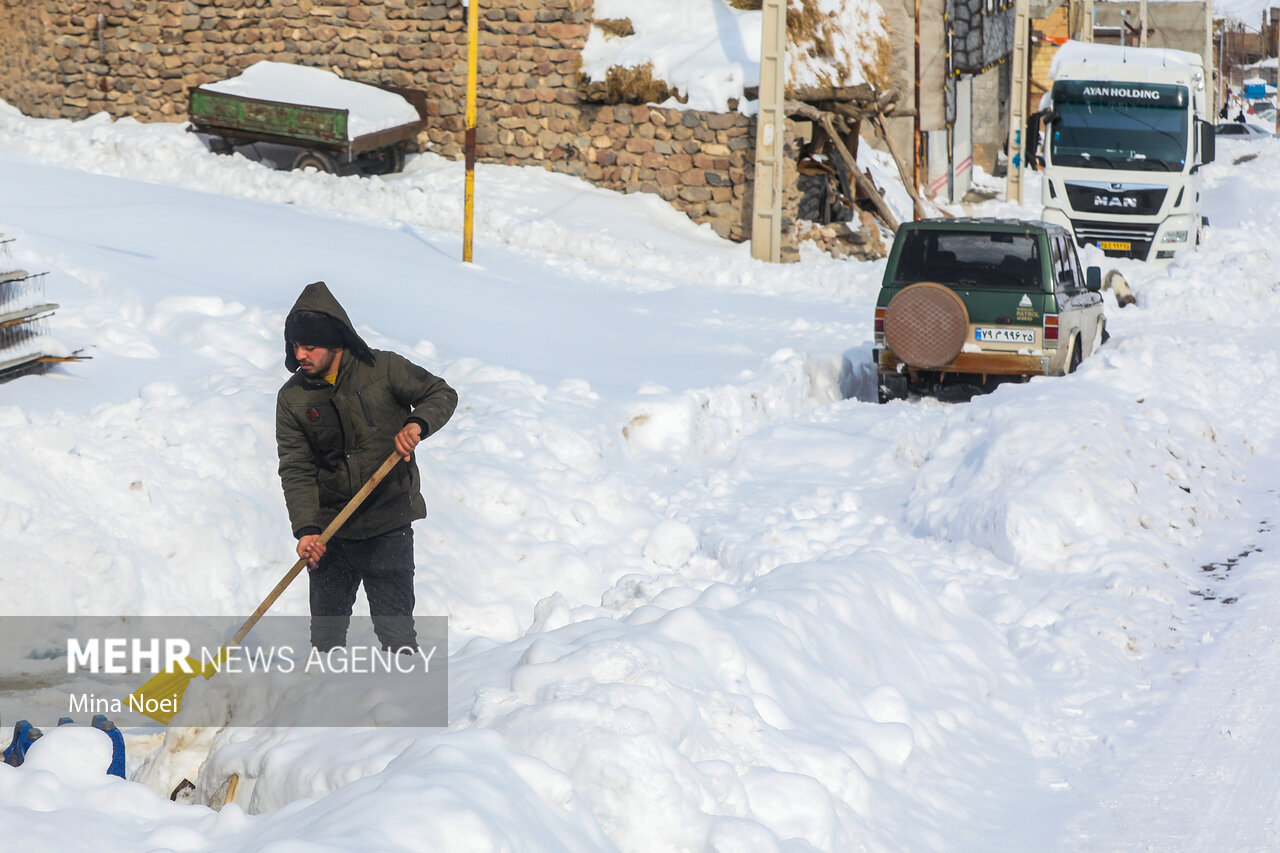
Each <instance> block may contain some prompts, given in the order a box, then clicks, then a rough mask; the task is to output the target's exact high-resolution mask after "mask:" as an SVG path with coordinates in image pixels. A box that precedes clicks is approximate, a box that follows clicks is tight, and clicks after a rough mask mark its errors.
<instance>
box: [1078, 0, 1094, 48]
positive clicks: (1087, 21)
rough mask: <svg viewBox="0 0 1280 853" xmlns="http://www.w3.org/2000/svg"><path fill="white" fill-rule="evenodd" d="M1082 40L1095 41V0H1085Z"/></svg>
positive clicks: (1082, 18) (1081, 31)
mask: <svg viewBox="0 0 1280 853" xmlns="http://www.w3.org/2000/svg"><path fill="white" fill-rule="evenodd" d="M1080 23H1081V29H1080V41H1083V42H1092V41H1093V0H1084V14H1083V15H1081V22H1080Z"/></svg>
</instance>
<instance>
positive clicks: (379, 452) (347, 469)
mask: <svg viewBox="0 0 1280 853" xmlns="http://www.w3.org/2000/svg"><path fill="white" fill-rule="evenodd" d="M295 311H319V312H321V313H324V314H328V315H329V316H331V317H333V318H334V319H336V320H337V321H338V322H339V323H340V324H341V326H342V336H343V354H342V358H341V359H340V360H339V362H338V377H337V381H336V382H335V383H334V384H332V385H330V384H329V383H328V382H327V381H325V379H324V378H323V377H311V376H307V375H306V373H303V372H300V371H299V370H298V367H299V365H298V360H297V359H296V358H295V357H294V351H293V347H292V345H291V342H290V341H287V340H286V341H285V358H284V363H285V367H287V368H288V369H289V372H290V373H292V374H293V376H292V377H290V379H289V381H288V382H286V383H285V384H284V386H283V387H282V388H281V389H280V392H279V394H277V395H276V448H277V451H278V452H279V455H280V484H281V486H282V487H283V489H284V500H285V505H286V506H287V508H288V510H289V522H290V524H291V526H292V528H293V531H294V536H296V537H297V538H302V537H303V536H305V535H308V534H313V533H320V532H321V531H322V530H323V529H324V528H325V527H326V526H327V525H328V524H329V522H330V521H332V520H333V519H334V517H335V516H337V514H338V513H339V512H340V511H341V510H342V508H343V507H344V506H346V504H347V502H348V501H350V500H351V498H352V496H353V495H355V493H356V492H357V491H359V490H360V487H361V486H363V485H364V483H365V481H367V480H368V479H369V477H371V476H372V475H373V473H374V471H376V470H377V469H378V467H379V466H380V465H381V464H382V463H383V462H384V461H385V460H386V458H387V456H388V455H390V454H391V452H392V451H393V450H394V449H395V445H394V444H393V440H394V438H395V434H396V433H397V432H399V431H400V429H401V428H402V427H403V426H404V425H405V424H407V423H409V422H410V421H417V422H418V424H419V425H420V426H421V427H422V437H423V438H424V439H425V438H426V437H427V436H429V435H431V434H432V433H434V432H436V430H438V429H440V427H442V426H444V425H445V423H447V422H448V420H449V418H450V417H451V416H452V415H453V410H454V408H455V407H456V406H457V404H458V394H457V392H455V391H454V390H453V389H452V388H450V387H449V386H448V384H447V383H445V381H444V380H443V379H441V378H440V377H438V376H433V375H432V374H431V373H429V372H427V371H426V370H424V369H422V368H421V367H418V366H417V365H416V364H414V363H412V362H411V361H409V360H408V359H406V358H404V357H403V356H400V355H397V354H396V353H393V352H386V351H384V350H375V349H371V348H370V347H369V346H368V345H367V344H366V343H365V342H364V340H363V339H361V337H360V336H359V335H358V334H356V330H355V328H354V327H353V326H352V325H351V320H350V319H349V318H348V317H347V312H346V311H345V310H343V308H342V306H341V305H340V304H338V300H337V299H335V298H334V297H333V294H331V293H330V292H329V288H328V287H326V286H325V283H324V282H322V281H317V282H315V283H313V284H309V285H307V286H306V287H305V288H304V289H303V291H302V295H301V296H299V297H298V301H297V302H296V303H294V306H293V308H292V309H291V310H290V312H289V313H290V314H292V313H293V312H295ZM426 514H427V507H426V502H425V501H424V500H423V497H422V488H421V482H420V476H419V474H418V466H417V464H416V460H415V459H413V458H411V459H410V461H409V462H407V463H401V464H398V465H396V466H395V467H394V468H393V469H392V470H391V473H390V474H388V475H387V476H386V478H384V479H383V481H382V482H381V483H380V484H379V485H378V487H377V488H376V489H374V491H373V493H372V494H371V495H369V497H368V498H367V499H366V500H365V502H364V503H363V504H362V505H361V506H360V508H359V509H358V510H357V511H356V512H355V513H354V514H353V515H352V516H351V518H349V519H348V520H347V522H346V523H345V524H344V525H343V526H342V528H341V529H340V530H339V531H338V532H337V533H336V534H335V535H337V536H341V537H343V538H347V539H369V538H371V537H374V536H378V535H380V534H382V533H386V532H388V531H391V530H395V529H396V528H397V527H403V526H404V525H406V524H408V523H410V522H411V521H414V520H416V519H419V518H424V517H425V516H426Z"/></svg>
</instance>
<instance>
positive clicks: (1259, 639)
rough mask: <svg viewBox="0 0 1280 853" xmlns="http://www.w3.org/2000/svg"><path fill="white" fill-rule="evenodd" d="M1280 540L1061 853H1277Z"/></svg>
mask: <svg viewBox="0 0 1280 853" xmlns="http://www.w3.org/2000/svg"><path fill="white" fill-rule="evenodd" d="M1278 540H1280V536H1277V535H1275V534H1274V533H1270V534H1269V535H1268V536H1267V537H1266V542H1267V544H1266V545H1265V546H1264V553H1258V552H1254V553H1253V554H1252V555H1251V559H1249V560H1248V561H1247V563H1249V564H1251V565H1250V568H1251V573H1250V577H1249V582H1252V583H1254V584H1257V586H1256V587H1255V588H1254V589H1252V590H1250V591H1249V592H1248V593H1247V594H1246V595H1242V596H1241V599H1240V601H1239V603H1237V604H1233V605H1230V606H1231V608H1232V609H1233V611H1234V617H1235V618H1234V619H1231V621H1224V622H1220V623H1219V624H1222V625H1224V626H1225V627H1224V628H1223V630H1222V633H1221V635H1220V636H1218V637H1216V638H1212V633H1210V634H1206V636H1205V642H1210V641H1211V642H1212V646H1211V647H1210V649H1207V650H1206V652H1207V653H1206V654H1204V655H1203V656H1202V657H1201V659H1200V660H1199V661H1198V662H1197V665H1196V668H1195V669H1194V670H1193V671H1192V673H1191V675H1190V676H1189V678H1188V679H1187V682H1186V684H1185V685H1184V686H1183V687H1182V688H1181V689H1180V690H1179V691H1178V694H1177V697H1176V699H1175V700H1174V701H1173V702H1172V703H1171V704H1170V705H1169V707H1168V709H1167V710H1166V711H1165V713H1164V715H1163V719H1162V720H1161V721H1160V722H1158V723H1157V724H1156V725H1155V726H1154V727H1151V728H1149V729H1148V730H1147V734H1146V735H1145V736H1144V737H1143V738H1142V739H1141V740H1140V741H1137V742H1134V743H1133V744H1131V745H1130V746H1129V747H1128V748H1127V749H1124V750H1118V751H1117V755H1116V760H1115V766H1117V767H1122V768H1124V770H1123V771H1122V773H1121V774H1120V775H1119V776H1118V777H1116V779H1115V781H1114V782H1113V784H1112V785H1111V786H1110V787H1109V788H1108V789H1107V790H1105V791H1104V792H1103V795H1102V796H1101V797H1100V798H1099V799H1098V800H1097V802H1096V804H1095V805H1094V806H1093V807H1092V808H1090V809H1089V810H1088V811H1086V812H1084V813H1083V814H1081V815H1079V816H1078V817H1077V818H1076V819H1075V820H1074V821H1073V822H1072V824H1071V825H1070V827H1069V829H1068V831H1067V833H1065V834H1064V837H1063V849H1064V850H1069V851H1108V853H1110V851H1188V850H1213V851H1232V853H1244V851H1259V853H1261V851H1272V850H1276V849H1280V773H1278V772H1277V767H1280V635H1278V634H1280V631H1278V630H1277V627H1276V625H1275V624H1274V615H1275V613H1276V609H1277V607H1278V606H1280V585H1278V584H1277V582H1276V580H1275V579H1274V578H1273V577H1267V575H1273V574H1274V569H1275V568H1276V566H1277V561H1276V559H1275V557H1274V556H1272V554H1274V547H1275V546H1276V545H1277V544H1278ZM1224 616H1225V614H1224ZM1226 618H1227V619H1230V617H1226ZM1211 638H1212V640H1211Z"/></svg>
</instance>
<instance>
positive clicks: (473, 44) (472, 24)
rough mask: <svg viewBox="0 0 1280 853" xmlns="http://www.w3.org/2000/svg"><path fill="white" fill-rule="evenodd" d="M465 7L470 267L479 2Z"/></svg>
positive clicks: (465, 254) (466, 258)
mask: <svg viewBox="0 0 1280 853" xmlns="http://www.w3.org/2000/svg"><path fill="white" fill-rule="evenodd" d="M463 2H464V3H465V4H466V6H467V129H466V137H465V139H464V141H463V157H464V158H465V162H466V169H467V179H466V190H465V197H464V199H463V219H462V260H463V262H464V263H468V264H469V263H471V240H472V237H473V236H474V233H475V228H474V224H473V223H474V220H475V201H476V76H477V75H476V65H477V63H478V62H479V57H480V9H479V0H463Z"/></svg>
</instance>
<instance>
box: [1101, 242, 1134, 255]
mask: <svg viewBox="0 0 1280 853" xmlns="http://www.w3.org/2000/svg"><path fill="white" fill-rule="evenodd" d="M1098 248H1099V249H1110V250H1111V251H1113V252H1128V251H1130V250H1132V249H1133V244H1132V243H1128V242H1124V241H1121V240H1100V241H1099V242H1098Z"/></svg>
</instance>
